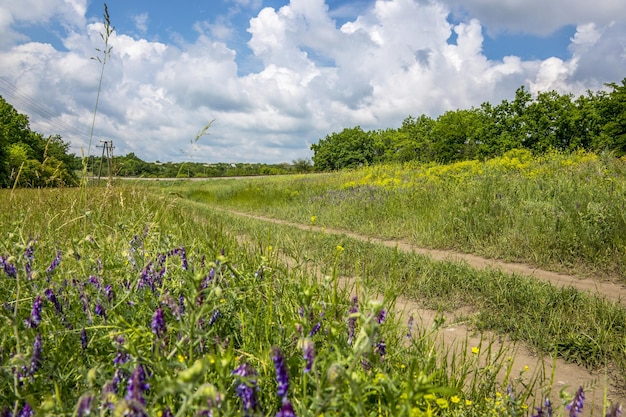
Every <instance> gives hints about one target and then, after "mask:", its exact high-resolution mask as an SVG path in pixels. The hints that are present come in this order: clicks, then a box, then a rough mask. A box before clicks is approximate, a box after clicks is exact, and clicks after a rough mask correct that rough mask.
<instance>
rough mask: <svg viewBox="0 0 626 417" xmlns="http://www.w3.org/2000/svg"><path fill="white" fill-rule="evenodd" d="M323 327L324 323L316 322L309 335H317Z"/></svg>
mask: <svg viewBox="0 0 626 417" xmlns="http://www.w3.org/2000/svg"><path fill="white" fill-rule="evenodd" d="M321 328H322V323H321V322H319V321H318V322H317V323H316V324H315V326H313V328H312V329H311V331H310V332H309V336H310V337H313V336H315V335H316V334H317V332H319V331H320V329H321Z"/></svg>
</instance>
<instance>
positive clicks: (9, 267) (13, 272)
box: [0, 256, 17, 278]
mask: <svg viewBox="0 0 626 417" xmlns="http://www.w3.org/2000/svg"><path fill="white" fill-rule="evenodd" d="M0 265H2V268H3V269H4V273H5V274H7V275H8V276H9V277H10V278H15V277H17V268H15V265H13V264H12V263H10V262H9V260H8V259H6V258H2V257H1V256H0Z"/></svg>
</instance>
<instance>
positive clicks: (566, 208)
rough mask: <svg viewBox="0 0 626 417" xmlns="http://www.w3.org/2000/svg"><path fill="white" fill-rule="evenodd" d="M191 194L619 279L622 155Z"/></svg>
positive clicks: (416, 168)
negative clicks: (617, 156)
mask: <svg viewBox="0 0 626 417" xmlns="http://www.w3.org/2000/svg"><path fill="white" fill-rule="evenodd" d="M178 191H179V192H181V193H183V194H184V195H186V196H187V197H189V198H191V199H195V200H197V201H205V202H210V203H211V204H215V205H220V206H222V207H229V208H233V209H238V210H243V211H250V212H256V213H259V214H266V215H270V216H273V217H277V218H282V219H289V220H292V221H296V222H301V223H309V222H310V219H311V218H313V217H314V218H315V219H316V223H317V224H318V225H322V226H327V227H336V228H343V229H346V230H351V231H356V232H359V233H363V234H368V235H371V236H377V237H382V238H399V239H405V240H408V241H410V242H413V243H415V244H418V245H422V246H427V247H433V248H448V249H455V250H459V251H463V252H472V253H476V254H480V255H484V256H488V257H494V258H502V259H506V260H515V261H523V262H527V263H530V264H533V265H536V266H540V267H543V268H547V269H552V270H557V271H567V272H570V273H577V274H580V275H591V274H594V275H600V276H602V277H610V278H613V279H618V280H622V281H623V277H624V276H625V271H626V216H625V215H624V213H626V210H625V203H626V198H625V197H624V196H625V195H626V162H625V161H624V160H623V159H616V158H613V157H611V156H608V155H601V156H598V155H595V154H590V153H572V154H560V153H553V154H549V155H546V156H542V157H533V156H532V155H531V154H530V153H528V152H526V151H511V152H510V153H508V154H507V155H505V156H503V157H500V158H495V159H491V160H487V161H484V162H479V161H466V162H460V163H456V164H451V165H436V164H428V165H420V164H414V163H409V164H405V165H383V166H374V167H366V168H362V169H357V170H354V171H344V172H339V173H336V174H332V175H328V174H324V175H319V176H318V175H309V176H293V177H292V176H290V177H283V178H264V179H263V180H254V179H250V180H231V181H213V182H206V183H194V184H185V185H184V186H182V187H181V188H180V189H178Z"/></svg>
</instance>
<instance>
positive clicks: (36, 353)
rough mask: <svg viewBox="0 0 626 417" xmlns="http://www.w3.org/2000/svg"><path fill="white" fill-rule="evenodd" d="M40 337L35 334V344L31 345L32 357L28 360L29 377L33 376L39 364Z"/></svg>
mask: <svg viewBox="0 0 626 417" xmlns="http://www.w3.org/2000/svg"><path fill="white" fill-rule="evenodd" d="M41 351H42V346H41V335H40V334H39V333H37V336H35V343H33V356H32V357H31V359H30V375H34V374H35V372H36V371H37V369H39V365H40V364H41Z"/></svg>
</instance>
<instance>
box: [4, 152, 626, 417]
mask: <svg viewBox="0 0 626 417" xmlns="http://www.w3.org/2000/svg"><path fill="white" fill-rule="evenodd" d="M506 158H508V159H506ZM623 169H624V162H623V161H621V160H617V159H614V158H610V157H600V156H597V155H594V154H568V155H557V154H555V155H552V156H550V157H545V158H541V159H537V158H533V157H532V156H531V155H528V154H525V153H517V154H509V155H507V156H505V157H503V158H500V159H495V160H490V161H486V162H468V163H458V164H454V165H435V164H430V165H427V166H421V165H389V166H380V167H364V168H361V169H358V170H353V171H345V172H339V173H334V174H322V175H304V176H288V177H281V178H274V177H273V178H256V179H237V180H226V179H220V180H208V181H203V182H188V181H175V182H165V181H158V182H150V183H147V182H142V183H115V184H108V185H106V186H93V187H92V186H88V187H81V188H69V189H34V190H33V189H23V190H0V192H1V194H2V196H1V197H2V198H0V224H2V225H3V230H2V235H1V237H0V256H1V258H0V269H1V271H0V282H1V283H2V284H1V285H2V300H1V301H2V308H1V309H0V311H1V313H0V314H2V316H3V317H2V324H1V326H2V333H1V335H0V358H1V363H2V366H1V368H0V380H1V381H0V401H1V404H0V413H2V414H1V415H7V416H8V415H13V416H27V415H59V416H66V415H78V416H87V415H102V416H106V415H113V416H144V415H145V416H148V415H149V416H153V415H155V416H157V415H158V416H195V415H213V416H228V415H249V416H255V415H277V416H293V415H298V416H321V415H324V416H339V415H346V416H354V415H368V416H428V415H446V416H485V415H493V416H520V415H533V416H535V415H537V416H539V415H542V416H545V415H582V411H581V410H580V407H581V406H583V403H584V390H585V389H587V388H588V387H581V388H580V389H579V387H577V386H572V387H568V389H567V391H566V392H563V395H562V398H558V397H557V398H555V397H553V396H551V397H550V400H551V402H550V401H547V400H546V396H548V395H551V393H552V388H553V387H552V384H553V383H554V381H551V378H550V375H544V374H541V373H540V372H537V373H536V374H533V375H527V374H525V373H526V372H527V370H525V369H514V368H513V367H512V365H511V363H512V362H511V361H510V358H509V357H508V353H507V352H506V351H504V350H502V349H500V348H498V347H497V346H496V345H495V344H493V343H492V342H490V341H489V340H484V342H481V343H479V344H477V345H475V346H466V349H460V350H449V349H448V348H447V347H446V346H444V345H441V344H439V343H438V342H437V338H436V335H437V333H438V332H439V331H440V327H441V326H442V325H443V324H444V323H445V320H446V319H445V315H446V312H449V311H452V310H455V309H458V308H459V307H461V306H470V307H471V308H472V311H475V314H472V315H471V317H470V318H471V322H472V325H473V326H475V328H476V329H477V330H479V331H480V330H490V331H495V332H497V333H501V334H506V335H508V336H509V337H511V338H513V339H516V340H519V341H521V342H523V343H526V344H528V345H529V346H532V347H533V348H535V349H537V351H538V352H540V353H542V354H546V355H555V356H558V357H559V358H565V359H567V360H569V361H572V362H576V363H578V364H580V365H582V366H586V367H589V368H593V369H603V370H605V372H606V374H607V375H608V376H607V378H610V379H611V380H612V381H616V383H617V385H618V386H619V387H621V389H622V390H624V388H626V384H624V379H623V377H622V376H623V375H624V369H625V368H626V361H625V360H624V352H625V351H626V347H625V345H626V329H625V328H624V323H626V312H625V311H624V307H623V306H622V305H621V304H619V303H615V302H610V301H608V300H606V299H602V298H599V297H596V296H593V295H590V294H586V293H582V292H579V291H576V290H575V289H573V288H558V287H554V286H551V285H549V284H547V283H545V282H538V281H536V280H533V279H530V278H524V277H519V276H511V275H508V274H505V273H502V272H499V271H495V270H484V271H478V270H475V269H472V268H470V267H469V266H467V265H463V264H461V263H453V262H435V261H433V260H431V259H429V258H428V257H425V256H419V255H416V254H410V253H401V252H399V251H398V250H394V249H393V248H387V247H382V246H380V245H377V244H375V243H371V242H363V241H359V240H356V239H352V238H350V237H348V236H341V235H334V234H333V235H331V234H327V233H324V232H318V231H314V230H302V229H294V228H293V227H290V226H288V225H280V224H268V223H266V222H264V221H261V220H256V219H251V218H244V217H241V216H238V215H237V214H235V213H232V212H230V211H229V210H238V211H246V212H249V213H257V214H263V215H267V216H271V217H274V218H282V219H289V220H291V221H296V222H300V223H303V224H308V225H317V226H326V227H336V228H342V229H345V230H351V231H359V232H361V233H363V234H366V235H370V236H377V237H385V238H397V239H407V240H410V241H413V242H415V243H418V244H421V245H424V246H429V247H441V248H449V247H453V248H455V249H458V250H463V251H467V252H474V253H480V254H483V255H489V256H495V257H500V258H504V259H518V260H519V259H521V260H525V261H528V262H531V263H535V264H537V265H541V266H545V267H551V268H554V269H566V270H568V271H575V272H577V273H580V274H600V275H601V276H602V277H603V278H605V279H613V280H620V277H622V276H623V275H621V272H622V271H623V262H624V260H625V259H624V253H623V251H624V244H623V241H622V240H621V239H622V238H623V237H624V236H626V235H625V234H624V233H621V234H620V231H622V232H623V228H624V224H623V223H624V218H623V214H622V213H623V210H621V208H623V201H624V197H623V196H624V193H623V190H624V188H623V187H624V176H623ZM522 215H523V218H512V216H522ZM446 218H447V219H448V221H446V220H445V219H446ZM620 228H621V229H620ZM449 234H452V235H451V236H450V235H449ZM572 236H575V237H576V239H574V240H573V241H570V240H568V239H573V237H572ZM565 240H567V242H568V243H567V244H565V243H564V242H565ZM507 242H508V244H507ZM520 245H526V246H524V247H519V246H520ZM346 277H348V278H349V279H346ZM347 283H348V284H347ZM381 294H382V296H381ZM400 295H402V296H403V297H410V298H411V299H414V300H415V301H416V302H419V303H421V304H423V305H424V306H425V307H428V308H432V309H436V310H438V311H440V312H441V318H440V320H437V321H436V322H435V324H434V325H432V326H430V325H429V326H424V325H422V323H421V320H420V317H409V318H406V319H405V318H404V317H401V316H400V315H397V314H395V313H394V307H395V302H396V300H397V299H398V297H399V296H400ZM609 400H610V398H606V402H605V403H604V404H602V405H600V410H601V413H602V415H614V416H616V415H619V414H618V409H617V408H616V407H615V404H613V403H611V402H610V401H609ZM585 407H586V408H585ZM585 407H583V408H584V410H585V412H586V413H588V412H589V411H588V410H590V409H592V408H591V407H590V404H589V403H587V404H586V405H585ZM585 415H588V414H585ZM595 415H598V414H595Z"/></svg>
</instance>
